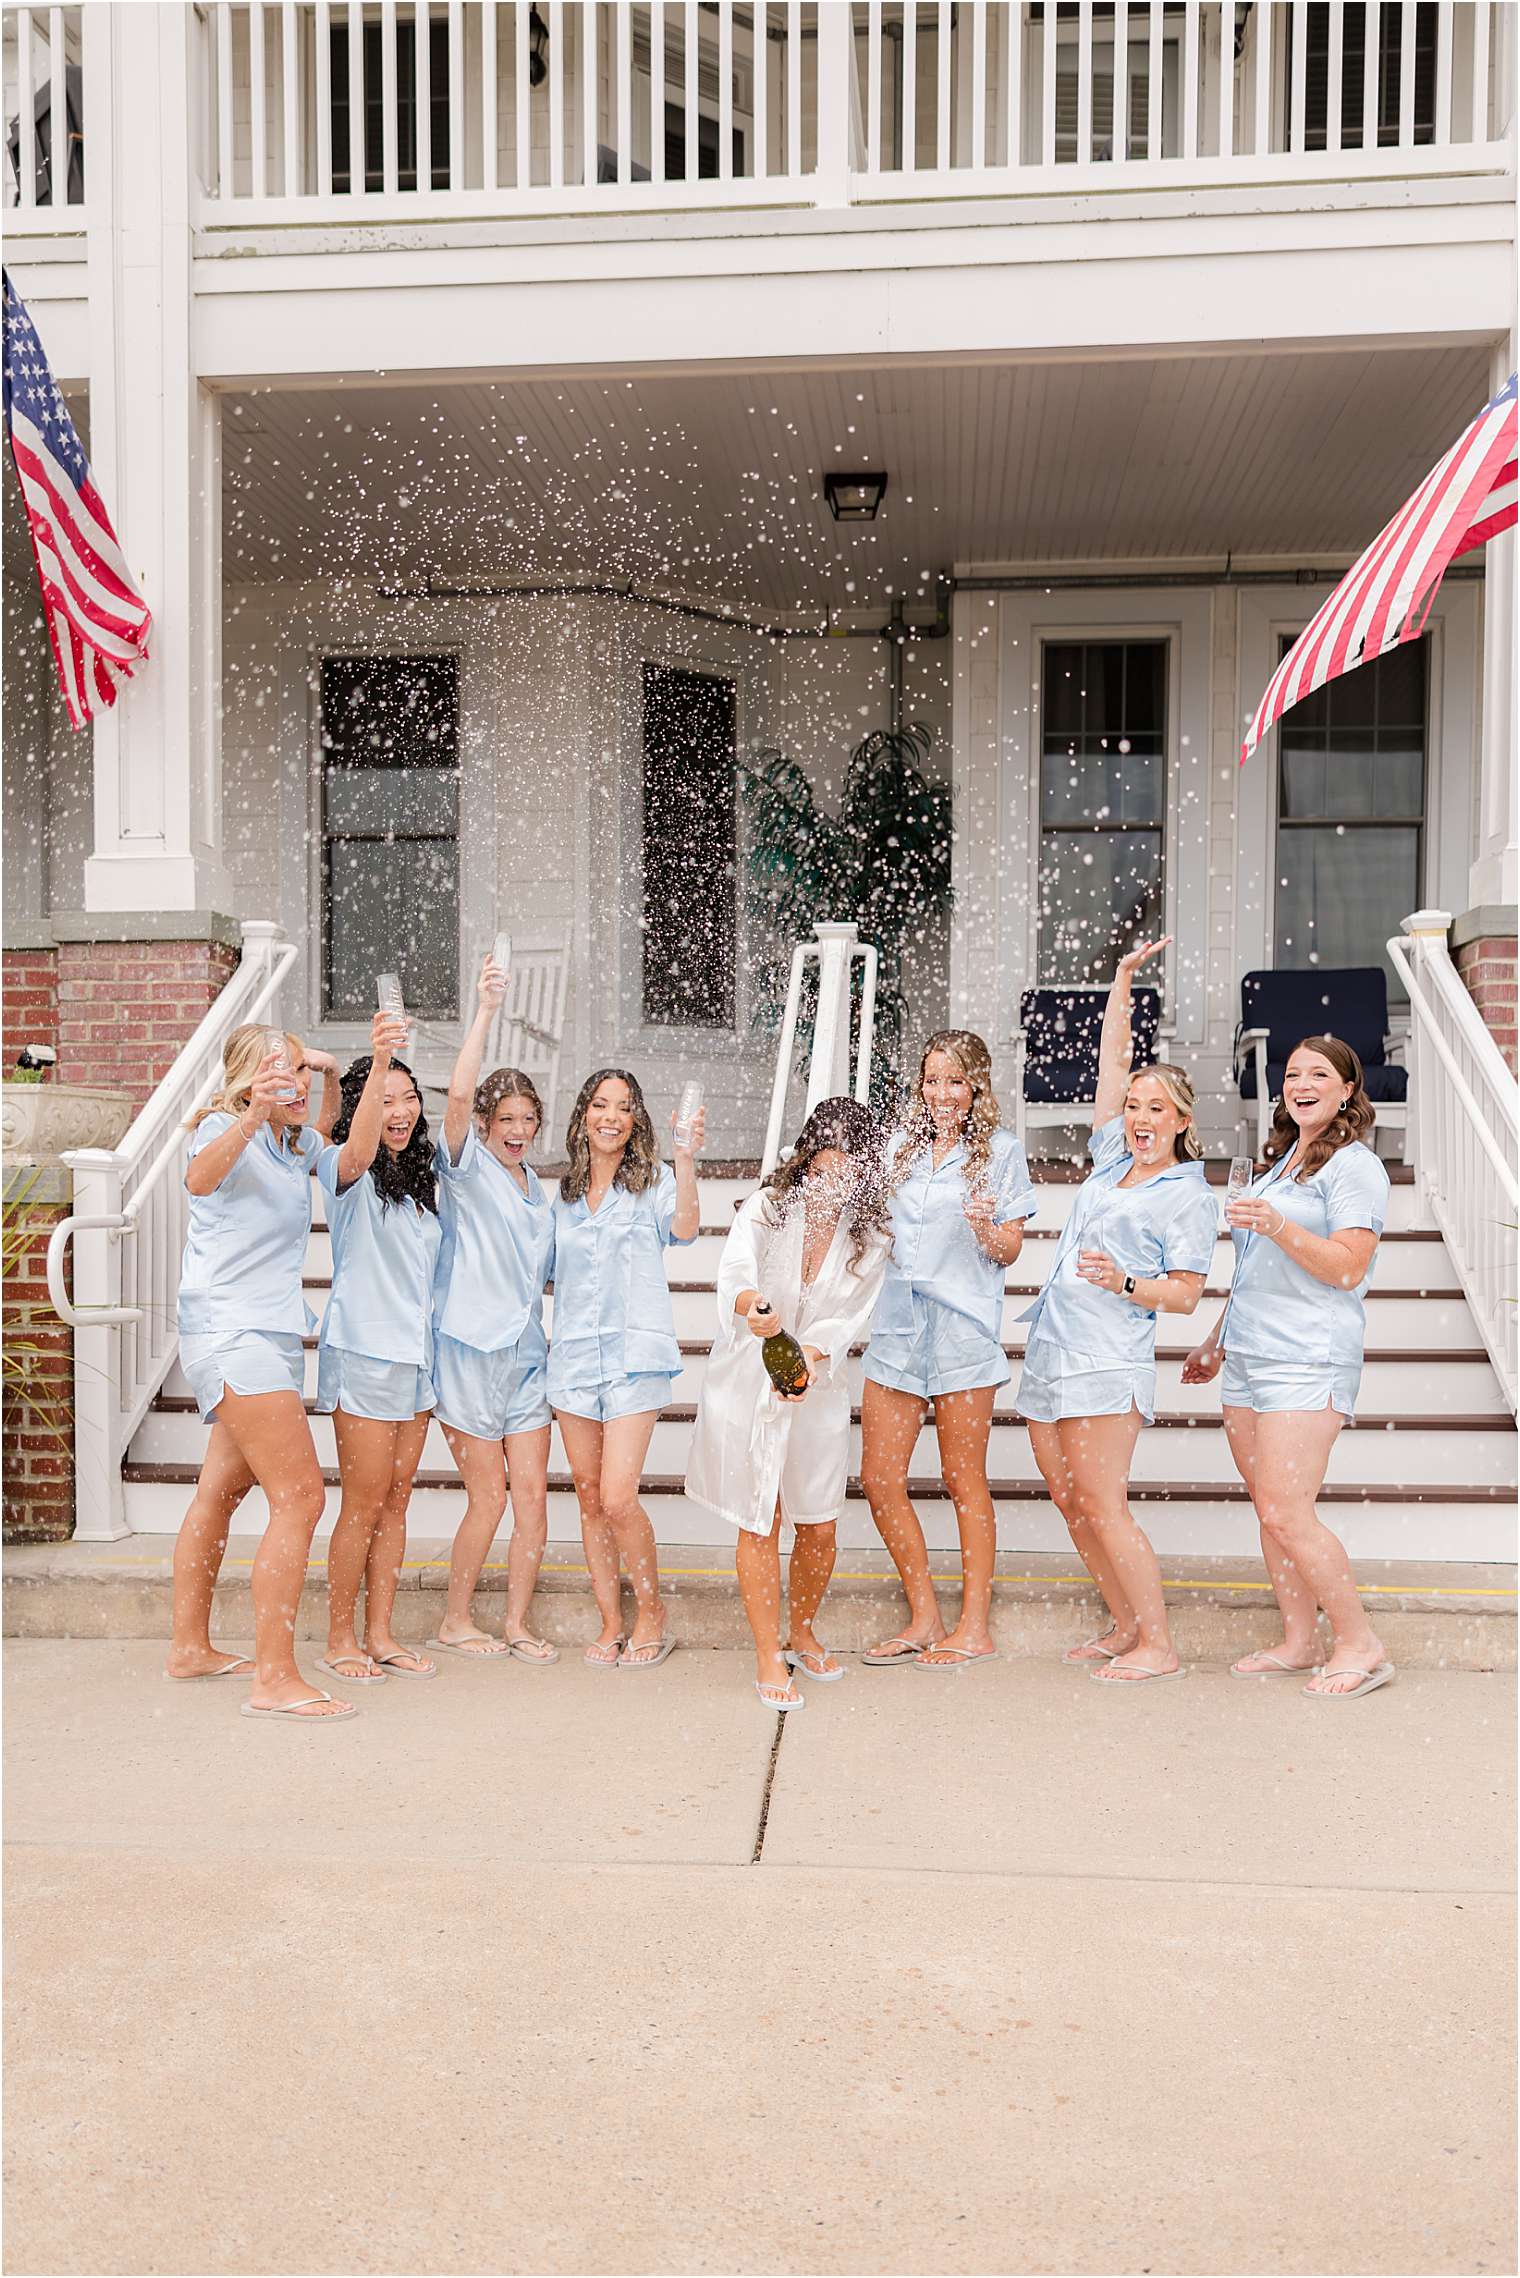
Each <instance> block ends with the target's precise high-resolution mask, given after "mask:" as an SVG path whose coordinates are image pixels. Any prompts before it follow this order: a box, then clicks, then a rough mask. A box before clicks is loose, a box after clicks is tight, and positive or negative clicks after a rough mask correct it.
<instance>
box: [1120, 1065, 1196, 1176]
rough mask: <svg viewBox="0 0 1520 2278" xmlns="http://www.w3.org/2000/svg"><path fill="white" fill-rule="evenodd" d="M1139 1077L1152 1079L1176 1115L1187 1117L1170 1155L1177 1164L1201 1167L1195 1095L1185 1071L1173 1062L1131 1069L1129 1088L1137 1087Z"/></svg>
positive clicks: (1173, 1143)
mask: <svg viewBox="0 0 1520 2278" xmlns="http://www.w3.org/2000/svg"><path fill="white" fill-rule="evenodd" d="M1142 1076H1154V1077H1155V1079H1156V1081H1157V1083H1158V1084H1159V1085H1160V1086H1161V1089H1162V1090H1163V1091H1164V1092H1165V1094H1166V1096H1167V1098H1168V1099H1169V1100H1170V1101H1171V1103H1172V1105H1173V1107H1174V1108H1175V1109H1176V1110H1177V1113H1178V1114H1179V1115H1185V1116H1186V1117H1187V1122H1186V1123H1185V1124H1184V1125H1183V1127H1182V1129H1181V1130H1180V1131H1179V1132H1178V1134H1177V1136H1176V1138H1175V1139H1174V1140H1173V1142H1172V1153H1173V1154H1174V1155H1175V1156H1176V1158H1177V1160H1178V1162H1179V1163H1201V1162H1202V1161H1203V1146H1202V1143H1201V1141H1200V1140H1199V1137H1198V1123H1197V1115H1198V1095H1197V1093H1196V1092H1195V1091H1194V1089H1193V1079H1192V1077H1191V1076H1190V1075H1189V1074H1188V1072H1187V1070H1186V1069H1185V1068H1179V1067H1178V1066H1177V1063H1176V1061H1175V1060H1152V1061H1150V1062H1149V1063H1148V1064H1147V1065H1146V1066H1145V1067H1143V1068H1132V1069H1131V1070H1130V1076H1129V1084H1137V1083H1139V1081H1140V1079H1141V1077H1142ZM1129 1084H1126V1085H1125V1087H1124V1096H1125V1098H1126V1099H1128V1097H1129Z"/></svg>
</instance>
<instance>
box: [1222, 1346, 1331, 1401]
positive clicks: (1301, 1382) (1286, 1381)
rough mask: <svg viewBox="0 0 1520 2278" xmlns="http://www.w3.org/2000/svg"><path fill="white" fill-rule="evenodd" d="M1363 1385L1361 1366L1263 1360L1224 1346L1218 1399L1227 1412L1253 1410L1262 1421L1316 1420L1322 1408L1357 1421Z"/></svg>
mask: <svg viewBox="0 0 1520 2278" xmlns="http://www.w3.org/2000/svg"><path fill="white" fill-rule="evenodd" d="M1361 1380H1362V1371H1361V1365H1360V1363H1359V1362H1357V1361H1329V1360H1326V1361H1308V1362H1300V1361H1284V1360H1262V1359H1260V1358H1258V1357H1257V1356H1256V1355H1255V1354H1252V1353H1232V1352H1231V1350H1230V1348H1229V1346H1228V1345H1226V1347H1225V1353H1224V1367H1223V1369H1222V1370H1221V1372H1220V1382H1219V1397H1220V1400H1221V1402H1222V1403H1223V1405H1224V1406H1225V1407H1226V1408H1251V1409H1253V1410H1254V1411H1255V1413H1256V1414H1257V1415H1258V1416H1279V1415H1287V1414H1297V1413H1303V1414H1312V1413H1316V1412H1318V1411H1319V1410H1321V1409H1324V1408H1333V1409H1334V1410H1335V1412H1336V1414H1337V1415H1338V1416H1354V1415H1355V1414H1356V1394H1357V1387H1358V1385H1359V1384H1360V1383H1361Z"/></svg>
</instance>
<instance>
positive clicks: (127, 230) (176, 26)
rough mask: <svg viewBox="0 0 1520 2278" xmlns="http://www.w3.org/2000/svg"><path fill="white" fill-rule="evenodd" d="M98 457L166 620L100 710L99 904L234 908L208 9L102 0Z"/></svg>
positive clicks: (94, 250) (91, 874)
mask: <svg viewBox="0 0 1520 2278" xmlns="http://www.w3.org/2000/svg"><path fill="white" fill-rule="evenodd" d="M86 17H87V23H86V41H85V69H86V72H87V74H88V82H89V84H88V92H87V97H86V108H87V115H88V117H89V121H90V146H89V152H88V157H87V165H88V168H89V176H88V180H89V213H90V228H89V278H90V333H91V368H90V458H91V463H92V465H93V468H94V470H95V475H96V479H97V482H98V483H99V486H100V490H101V494H102V496H103V497H104V498H105V500H106V501H107V504H108V505H109V507H110V511H111V515H112V519H113V521H114V522H115V525H116V530H117V535H118V536H119V538H120V539H121V543H122V548H123V551H124V552H125V554H126V557H127V560H128V562H129V563H130V565H131V567H132V570H133V572H134V574H135V576H136V577H137V579H138V581H139V583H140V585H141V587H142V590H143V593H144V595H145V596H146V598H147V601H148V605H149V607H150V608H151V609H152V611H153V618H154V625H153V633H152V637H151V641H150V645H149V661H148V663H147V665H146V667H145V668H144V670H143V671H142V672H141V674H140V675H139V676H138V678H137V679H136V680H135V681H134V682H133V684H132V685H131V687H130V688H129V689H127V690H126V691H125V692H124V694H123V695H122V696H121V697H120V698H119V699H118V701H117V703H116V705H115V707H114V708H113V709H112V710H111V711H110V712H108V713H106V715H105V716H104V717H103V718H102V719H100V720H98V721H97V722H96V723H95V727H94V731H93V732H94V759H95V836H94V850H93V852H92V854H91V855H90V857H89V858H88V860H87V861H86V863H85V880H84V894H85V906H86V908H87V909H89V910H100V911H107V910H116V911H138V910H152V911H174V910H197V909H199V910H207V909H227V908H228V907H230V902H231V895H230V892H229V889H228V885H227V881H226V879H225V876H224V874H223V869H222V860H221V406H220V403H219V401H218V399H217V398H216V397H214V396H212V395H210V394H208V393H207V392H206V391H205V390H204V389H202V388H201V387H200V386H199V384H198V382H197V380H196V376H195V369H194V354H193V346H192V324H191V314H192V310H191V261H190V253H191V239H190V228H191V218H192V217H191V203H192V196H193V192H194V188H195V182H194V169H193V162H192V137H193V136H194V134H195V132H196V127H197V121H198V117H199V104H198V101H197V99H196V96H197V84H196V73H195V70H194V65H195V62H196V58H197V55H198V53H199V49H198V41H199V39H200V37H201V25H200V21H199V18H198V15H197V12H196V10H194V9H193V8H186V7H180V6H177V5H168V6H165V5H159V4H157V0H154V4H152V5H145V6H139V7H135V8H96V9H89V10H87V11H86Z"/></svg>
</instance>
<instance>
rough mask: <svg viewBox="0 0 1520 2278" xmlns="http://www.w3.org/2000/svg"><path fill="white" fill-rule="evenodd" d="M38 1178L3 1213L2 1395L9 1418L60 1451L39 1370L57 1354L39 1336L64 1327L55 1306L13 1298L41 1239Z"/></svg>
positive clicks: (63, 1442) (60, 1436)
mask: <svg viewBox="0 0 1520 2278" xmlns="http://www.w3.org/2000/svg"><path fill="white" fill-rule="evenodd" d="M37 1179H38V1173H37V1172H36V1171H33V1173H32V1175H31V1177H30V1178H28V1179H26V1180H25V1181H23V1183H22V1184H21V1185H20V1186H18V1187H17V1188H16V1189H15V1191H14V1192H13V1193H11V1194H8V1195H7V1196H6V1197H5V1202H4V1207H3V1210H0V1311H3V1314H4V1326H5V1340H4V1345H3V1348H0V1395H3V1399H4V1406H5V1412H6V1416H7V1418H8V1419H9V1418H12V1417H15V1416H16V1412H17V1410H18V1409H20V1410H22V1411H23V1420H24V1421H25V1422H26V1424H27V1425H28V1426H29V1427H31V1428H32V1429H34V1430H37V1431H42V1432H47V1433H49V1434H50V1435H51V1436H52V1438H54V1439H55V1440H57V1442H58V1443H59V1445H60V1446H61V1447H66V1446H67V1445H68V1439H67V1435H66V1434H65V1432H64V1431H63V1429H62V1427H61V1426H60V1425H59V1422H58V1419H57V1417H56V1416H55V1415H54V1414H53V1413H52V1410H51V1407H50V1406H49V1405H48V1403H47V1402H46V1400H45V1399H44V1398H42V1397H40V1396H39V1394H38V1392H37V1389H36V1385H37V1372H38V1369H39V1368H40V1367H41V1365H42V1363H43V1361H44V1360H46V1359H49V1358H51V1357H52V1355H53V1353H54V1351H55V1350H56V1348H55V1347H54V1346H53V1345H51V1344H45V1343H44V1342H43V1341H42V1339H41V1337H40V1336H39V1335H38V1331H39V1330H41V1329H44V1328H46V1327H49V1326H51V1327H52V1328H53V1329H55V1330H56V1329H57V1328H59V1327H60V1326H61V1324H60V1322H59V1319H58V1316H57V1314H56V1313H55V1312H54V1311H53V1308H52V1307H51V1305H30V1304H27V1305H18V1304H17V1303H16V1302H15V1301H14V1295H13V1293H14V1288H15V1284H16V1283H17V1281H18V1280H19V1279H20V1278H21V1275H22V1273H23V1271H24V1270H25V1268H26V1266H27V1265H28V1263H29V1253H30V1250H31V1246H32V1243H33V1241H34V1239H35V1236H36V1230H37V1229H36V1224H35V1218H34V1213H35V1210H36V1208H37V1206H36V1204H35V1203H34V1202H33V1200H32V1197H33V1193H34V1191H35V1189H36V1185H37Z"/></svg>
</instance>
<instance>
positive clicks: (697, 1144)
mask: <svg viewBox="0 0 1520 2278" xmlns="http://www.w3.org/2000/svg"><path fill="white" fill-rule="evenodd" d="M679 1120H680V1118H679V1114H676V1115H672V1117H671V1119H670V1139H671V1146H672V1148H673V1150H674V1152H675V1154H676V1155H677V1156H678V1157H679V1156H681V1155H687V1156H691V1155H699V1154H700V1153H701V1151H702V1142H703V1140H704V1139H705V1138H706V1137H707V1110H706V1108H705V1107H699V1108H698V1109H697V1112H696V1114H695V1115H694V1116H693V1117H692V1118H691V1124H690V1129H689V1132H688V1136H687V1140H686V1144H685V1146H684V1147H683V1146H682V1144H681V1142H680V1140H679V1139H678V1138H677V1137H676V1125H677V1123H678V1121H679ZM767 1334H769V1332H767Z"/></svg>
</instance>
